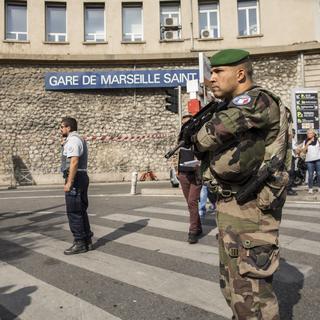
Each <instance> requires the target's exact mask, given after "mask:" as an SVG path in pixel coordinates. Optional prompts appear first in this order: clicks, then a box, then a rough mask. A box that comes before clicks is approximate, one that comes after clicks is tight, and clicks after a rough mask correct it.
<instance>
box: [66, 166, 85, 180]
mask: <svg viewBox="0 0 320 320" xmlns="http://www.w3.org/2000/svg"><path fill="white" fill-rule="evenodd" d="M78 172H87V169H77V173H78ZM68 175H69V168H68V169H65V170H63V178H67V177H68Z"/></svg>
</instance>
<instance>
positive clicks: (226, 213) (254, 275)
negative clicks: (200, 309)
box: [217, 198, 281, 320]
mask: <svg viewBox="0 0 320 320" xmlns="http://www.w3.org/2000/svg"><path fill="white" fill-rule="evenodd" d="M229 200H230V199H228V201H226V200H224V199H221V200H220V201H218V203H217V224H218V229H219V234H218V239H219V256H220V287H221V290H222V293H223V295H224V297H225V299H226V301H227V303H228V305H229V306H230V307H231V309H232V311H233V314H234V316H233V319H237V320H253V319H255V320H256V319H258V320H278V319H280V316H279V307H278V301H277V297H276V295H275V293H274V291H273V287H272V277H273V274H274V272H275V271H276V270H277V268H278V266H279V259H280V258H279V246H278V229H279V224H280V222H279V221H277V220H276V219H275V218H274V215H272V214H271V213H270V212H269V214H265V213H263V212H262V211H261V210H260V209H259V208H258V207H257V202H256V200H253V201H250V202H248V203H246V204H245V205H243V206H239V205H238V204H237V202H236V201H235V199H233V198H232V199H231V200H230V201H229ZM279 210H280V211H281V208H280V209H279ZM279 210H278V211H279ZM277 215H278V216H279V212H278V213H277ZM280 216H281V212H280Z"/></svg>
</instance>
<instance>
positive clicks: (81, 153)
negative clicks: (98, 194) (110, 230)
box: [60, 117, 93, 255]
mask: <svg viewBox="0 0 320 320" xmlns="http://www.w3.org/2000/svg"><path fill="white" fill-rule="evenodd" d="M60 131H61V135H62V136H63V137H64V138H66V141H65V143H64V145H63V151H62V166H61V169H62V172H63V176H64V178H65V184H64V192H65V200H66V209H67V215H68V220H69V226H70V230H71V232H72V234H73V237H74V243H73V245H72V246H71V247H70V248H69V249H66V250H65V251H64V254H66V255H70V254H76V253H83V252H87V251H88V250H92V249H93V247H92V240H91V238H92V236H93V233H92V232H91V230H90V224H89V218H88V214H87V208H88V186H89V177H88V175H87V162H88V149H87V144H86V142H85V141H84V140H83V138H81V137H80V135H79V134H78V133H77V121H76V119H74V118H70V117H66V118H63V119H62V122H61V126H60Z"/></svg>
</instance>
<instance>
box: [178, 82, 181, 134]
mask: <svg viewBox="0 0 320 320" xmlns="http://www.w3.org/2000/svg"><path fill="white" fill-rule="evenodd" d="M178 111H179V130H180V129H181V119H182V97H181V86H178Z"/></svg>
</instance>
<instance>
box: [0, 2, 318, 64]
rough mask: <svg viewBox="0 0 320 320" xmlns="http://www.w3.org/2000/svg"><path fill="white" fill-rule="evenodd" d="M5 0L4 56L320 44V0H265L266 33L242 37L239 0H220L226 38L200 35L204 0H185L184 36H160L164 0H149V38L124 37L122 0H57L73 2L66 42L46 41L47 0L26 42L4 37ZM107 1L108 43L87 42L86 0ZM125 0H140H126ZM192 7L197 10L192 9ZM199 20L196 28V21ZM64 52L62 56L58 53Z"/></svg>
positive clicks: (133, 54)
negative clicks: (166, 39)
mask: <svg viewBox="0 0 320 320" xmlns="http://www.w3.org/2000/svg"><path fill="white" fill-rule="evenodd" d="M4 2H5V0H0V22H1V21H3V22H2V23H0V59H1V58H2V59H4V58H12V57H13V58H15V57H17V58H19V57H21V58H28V57H29V58H32V59H39V58H41V59H53V58H59V57H60V58H62V59H77V60H82V59H84V60H86V59H97V60H100V59H101V60H102V59H103V60H114V59H128V58H131V59H141V58H145V59H152V58H165V57H167V58H175V57H192V56H196V55H197V51H214V50H219V49H222V48H228V47H238V48H247V49H250V50H251V52H253V53H254V52H255V51H256V52H259V53H268V52H273V51H274V50H275V49H274V48H279V49H278V51H287V50H291V49H292V44H294V43H299V44H300V45H299V47H298V48H297V49H299V50H301V49H308V48H310V46H311V47H312V48H313V49H314V48H320V45H319V44H318V41H319V39H320V30H319V24H320V22H319V20H320V8H319V1H318V0H304V1H301V0H281V1H279V0H260V26H261V35H260V36H258V37H248V38H238V36H237V1H235V0H234V1H233V0H232V1H230V0H220V26H221V39H219V40H211V41H208V40H199V39H198V38H199V27H198V24H199V21H198V0H181V22H182V38H183V39H184V41H178V42H177V41H175V42H160V39H159V38H160V32H159V26H160V17H159V15H160V14H159V0H144V1H142V2H143V21H144V41H143V43H130V44H123V43H121V38H122V23H121V3H122V1H120V0H108V1H102V0H94V1H92V0H86V1H83V0H67V1H61V0H55V2H66V3H67V34H68V42H67V43H66V44H48V43H44V38H45V21H44V13H45V6H44V5H45V1H43V0H28V1H27V3H28V41H27V42H26V43H17V42H8V41H4V34H5V27H4V21H5V19H4ZM84 2H86V3H87V2H95V3H97V2H104V3H105V8H106V31H107V43H103V44H84V43H83V34H84V28H83V20H84V19H83V3H84ZM125 2H137V0H126V1H125ZM191 7H192V10H191ZM192 21H193V28H191V22H192ZM57 56H58V57H57Z"/></svg>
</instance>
